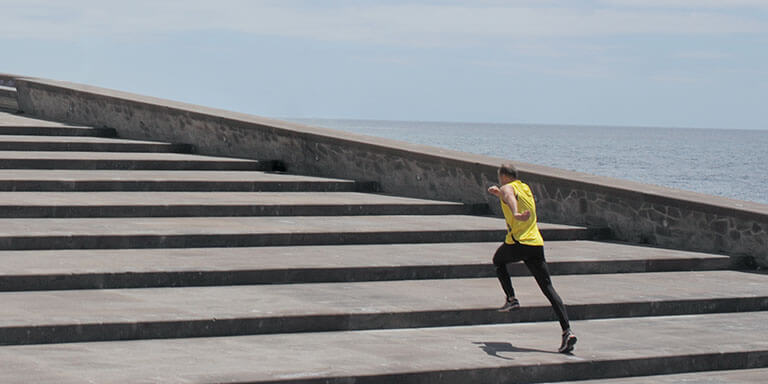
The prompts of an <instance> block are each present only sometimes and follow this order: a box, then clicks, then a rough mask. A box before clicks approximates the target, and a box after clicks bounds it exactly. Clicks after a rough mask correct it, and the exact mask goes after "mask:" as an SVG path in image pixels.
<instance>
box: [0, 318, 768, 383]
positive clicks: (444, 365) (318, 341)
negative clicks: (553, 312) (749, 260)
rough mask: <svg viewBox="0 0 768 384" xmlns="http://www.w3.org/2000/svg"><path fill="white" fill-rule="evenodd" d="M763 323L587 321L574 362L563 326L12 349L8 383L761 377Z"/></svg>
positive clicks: (1, 376) (4, 361)
mask: <svg viewBox="0 0 768 384" xmlns="http://www.w3.org/2000/svg"><path fill="white" fill-rule="evenodd" d="M722 324H728V325H729V326H727V327H723V326H722ZM767 324H768V312H754V313H739V314H725V315H698V316H675V317H658V318H633V319H618V320H617V319H613V320H591V321H580V322H575V323H574V329H575V330H576V331H577V332H578V335H579V337H580V341H579V344H577V349H576V352H575V355H573V356H569V355H562V354H558V353H554V351H555V350H556V348H557V346H558V345H559V343H560V332H559V327H558V326H557V325H556V324H555V323H534V324H510V325H491V326H473V327H445V328H429V329H401V330H377V331H354V332H332V333H316V334H281V335H259V336H246V337H242V336H241V337H218V338H206V339H200V338H198V339H177V340H146V341H125V342H111V343H80V344H64V345H39V346H18V347H4V348H2V349H0V365H2V366H3V367H4V369H2V370H0V381H2V382H4V383H30V382H34V383H57V384H62V383H82V382H99V383H104V382H119V383H166V382H189V383H221V382H231V383H246V382H248V383H259V382H265V383H266V382H270V383H276V382H291V383H305V384H306V383H349V382H355V383H394V382H397V383H425V382H446V383H448V382H451V383H502V382H545V381H562V380H578V379H595V378H609V377H624V376H632V375H653V374H668V373H679V372H686V371H695V370H702V369H743V368H757V367H762V364H764V363H765V361H766V359H768V339H766V338H765V337H755V335H764V334H766V332H768V328H767V327H768V325H767ZM715 329H716V330H718V331H717V332H712V330H715ZM629 336H631V337H629Z"/></svg>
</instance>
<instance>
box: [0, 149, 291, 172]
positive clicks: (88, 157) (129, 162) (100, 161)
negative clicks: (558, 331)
mask: <svg viewBox="0 0 768 384" xmlns="http://www.w3.org/2000/svg"><path fill="white" fill-rule="evenodd" d="M275 165H276V164H275V162H273V161H256V160H246V159H234V158H225V157H212V156H200V155H189V154H177V153H132V152H35V151H21V152H17V151H0V168H3V169H89V170H90V169H114V170H119V169H143V170H147V169H153V170H230V171H232V170H239V171H271V170H274V169H275Z"/></svg>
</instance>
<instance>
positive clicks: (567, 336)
mask: <svg viewBox="0 0 768 384" xmlns="http://www.w3.org/2000/svg"><path fill="white" fill-rule="evenodd" d="M577 340H578V339H577V338H576V335H574V334H573V332H571V330H570V329H566V330H565V331H564V332H563V342H562V343H561V344H560V349H558V350H557V351H558V352H560V353H571V351H573V346H574V345H576V341H577Z"/></svg>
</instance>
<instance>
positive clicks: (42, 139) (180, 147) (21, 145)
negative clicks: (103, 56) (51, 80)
mask: <svg viewBox="0 0 768 384" xmlns="http://www.w3.org/2000/svg"><path fill="white" fill-rule="evenodd" d="M0 150H1V151H79V152H84V151H88V152H185V153H186V152H190V151H191V147H190V146H189V145H185V144H169V143H157V142H152V141H138V140H125V139H113V138H104V137H88V136H25V135H2V136H0Z"/></svg>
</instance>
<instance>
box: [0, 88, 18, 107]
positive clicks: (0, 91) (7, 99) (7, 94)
mask: <svg viewBox="0 0 768 384" xmlns="http://www.w3.org/2000/svg"><path fill="white" fill-rule="evenodd" d="M0 109H8V110H11V111H16V110H18V109H19V103H18V102H17V101H16V89H15V88H9V87H4V86H2V85H0Z"/></svg>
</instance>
